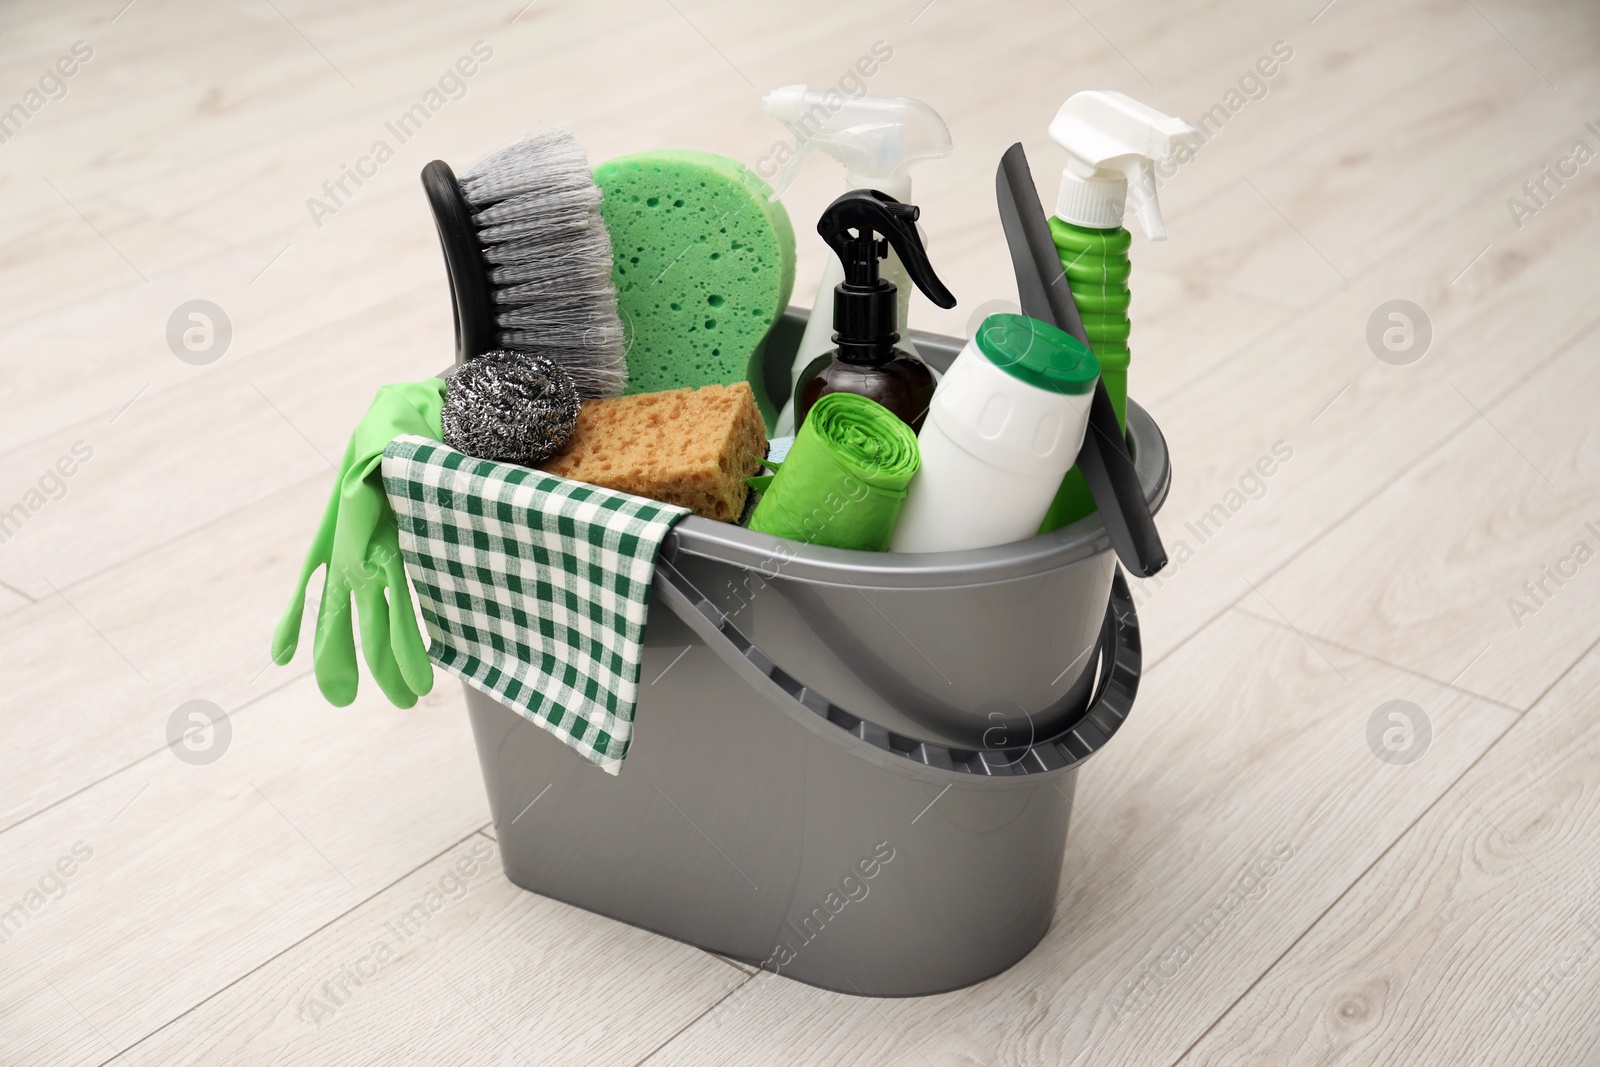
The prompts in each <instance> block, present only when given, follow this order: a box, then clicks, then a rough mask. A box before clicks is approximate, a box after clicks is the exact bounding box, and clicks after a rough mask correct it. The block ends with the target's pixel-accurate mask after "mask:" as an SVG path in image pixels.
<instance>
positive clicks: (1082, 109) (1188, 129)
mask: <svg viewBox="0 0 1600 1067" xmlns="http://www.w3.org/2000/svg"><path fill="white" fill-rule="evenodd" d="M1050 136H1051V138H1053V139H1054V140H1055V142H1056V143H1057V144H1059V145H1060V146H1061V147H1062V148H1065V149H1066V150H1067V155H1068V156H1069V159H1068V161H1067V167H1066V170H1064V171H1062V174H1061V195H1060V198H1059V199H1058V200H1057V202H1056V216H1057V217H1058V218H1060V219H1061V220H1062V221H1063V222H1070V223H1072V224H1074V225H1076V226H1091V227H1094V228H1096V229H1112V228H1114V227H1117V226H1121V225H1122V215H1123V212H1124V210H1125V209H1126V206H1127V200H1128V187H1129V186H1130V185H1131V186H1133V189H1134V215H1135V217H1136V218H1137V219H1138V220H1139V228H1140V229H1141V230H1143V231H1144V235H1145V236H1146V237H1148V238H1149V239H1150V240H1152V241H1164V240H1166V239H1167V227H1166V223H1165V222H1163V221H1162V219H1161V205H1160V204H1159V203H1158V202H1157V200H1156V176H1155V165H1156V164H1157V163H1162V162H1165V161H1166V160H1167V159H1168V157H1170V156H1171V155H1172V154H1173V153H1174V152H1176V151H1178V150H1179V148H1193V147H1194V146H1195V145H1196V144H1198V143H1199V139H1200V138H1199V133H1198V131H1196V130H1195V128H1194V127H1193V126H1191V125H1189V124H1188V123H1187V122H1184V121H1183V120H1182V119H1179V118H1173V117H1172V116H1171V115H1163V114H1162V113H1161V112H1159V111H1157V110H1156V109H1155V108H1152V107H1147V106H1146V105H1144V104H1141V103H1139V101H1137V100H1135V99H1134V98H1133V97H1131V96H1128V95H1126V94H1125V93H1118V92H1113V91H1111V90H1102V89H1091V90H1088V91H1086V92H1081V93H1075V94H1074V95H1073V96H1072V97H1071V98H1070V99H1068V100H1067V102H1066V103H1065V104H1062V105H1061V110H1060V111H1059V112H1057V113H1056V117H1055V121H1054V122H1052V123H1050Z"/></svg>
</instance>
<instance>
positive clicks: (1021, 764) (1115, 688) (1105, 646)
mask: <svg viewBox="0 0 1600 1067" xmlns="http://www.w3.org/2000/svg"><path fill="white" fill-rule="evenodd" d="M654 590H655V594H656V596H657V597H659V598H660V600H661V601H662V602H664V603H665V604H666V605H667V607H668V608H670V609H671V610H672V612H673V614H675V615H677V616H678V617H679V618H680V619H682V620H683V621H684V623H685V624H687V625H688V627H689V629H690V630H692V631H694V633H695V636H697V637H699V638H700V640H702V641H703V642H705V645H706V647H707V648H709V649H710V650H711V651H712V652H713V653H715V654H716V656H717V658H718V659H720V660H722V662H723V663H724V664H725V665H727V666H728V667H729V668H730V669H731V670H732V671H733V672H734V674H735V675H736V676H738V677H739V678H742V679H743V680H744V681H745V682H747V683H748V684H749V685H750V686H752V687H753V688H754V689H755V690H756V691H757V692H759V693H761V694H762V695H763V696H765V697H766V698H767V699H769V700H771V701H773V702H774V703H775V704H777V705H778V706H779V707H783V708H787V709H790V710H792V709H793V707H794V705H799V706H800V708H802V709H803V710H805V711H806V712H807V713H809V714H811V715H815V716H817V717H818V718H821V719H824V720H826V721H827V722H830V723H832V724H833V725H835V726H837V727H839V728H840V729H842V730H844V731H846V732H847V733H849V734H851V735H853V736H854V737H856V738H857V739H859V740H862V741H865V742H867V743H868V744H870V745H872V746H874V747H875V748H878V749H881V750H882V751H884V752H887V753H889V754H891V755H895V756H902V757H904V758H906V759H908V760H911V761H912V762H914V763H920V764H924V765H926V766H929V767H938V768H941V769H943V770H947V771H964V772H966V773H968V774H975V775H985V776H989V777H1013V776H1019V775H1027V774H1043V773H1048V772H1052V771H1061V770H1065V769H1067V768H1069V767H1074V766H1076V765H1077V764H1079V763H1082V762H1083V761H1084V760H1086V759H1088V758H1089V757H1090V756H1092V755H1094V754H1095V753H1096V752H1098V751H1099V750H1100V748H1101V746H1103V745H1104V744H1105V743H1106V742H1107V741H1109V740H1110V739H1111V737H1112V735H1114V734H1115V733H1116V732H1117V730H1118V728H1119V727H1121V726H1122V723H1123V721H1124V720H1125V719H1126V718H1127V715H1128V709H1129V708H1131V707H1132V706H1133V698H1134V696H1135V695H1136V694H1137V693H1138V691H1139V675H1140V671H1141V665H1142V658H1143V657H1142V652H1141V650H1140V642H1139V619H1138V616H1137V615H1136V614H1135V612H1134V609H1133V597H1132V595H1131V594H1130V593H1129V591H1128V583H1127V580H1126V579H1125V578H1124V577H1123V574H1122V570H1121V568H1118V570H1117V573H1116V575H1115V577H1114V578H1113V580H1112V583H1111V598H1110V602H1109V603H1108V604H1107V605H1106V618H1105V623H1104V624H1103V625H1102V626H1101V630H1100V638H1099V641H1098V645H1097V650H1098V652H1099V658H1100V660H1101V670H1100V679H1099V682H1098V683H1097V684H1096V686H1095V687H1094V689H1093V691H1091V692H1090V693H1089V695H1088V696H1086V697H1085V698H1084V706H1083V710H1082V712H1081V714H1079V715H1078V716H1077V717H1076V718H1074V719H1073V722H1072V725H1071V726H1069V727H1067V728H1066V729H1065V730H1063V731H1061V732H1060V733H1058V734H1056V735H1055V736H1054V737H1051V738H1049V739H1048V740H1045V741H1038V742H1035V743H1034V744H1032V745H1029V746H1027V747H1026V748H1009V749H999V748H995V749H963V748H954V747H950V746H947V745H941V744H937V743H933V742H928V741H922V740H919V739H917V738H912V737H906V736H905V735H903V734H898V733H895V732H894V731H893V730H889V729H886V728H885V727H883V726H879V725H878V724H877V723H874V722H869V721H868V720H866V719H863V718H861V717H860V716H859V715H852V714H851V713H850V712H848V711H846V710H844V709H843V708H841V707H839V706H838V705H837V704H835V703H833V702H832V701H831V700H829V699H827V698H826V697H824V696H823V695H822V694H821V693H818V692H817V691H816V690H814V689H811V688H809V687H808V686H805V685H803V684H801V682H800V681H799V680H798V679H796V678H795V677H794V676H793V675H791V674H789V673H788V672H787V671H785V670H784V669H783V668H782V667H780V666H778V665H777V663H775V662H774V661H773V660H772V657H770V656H768V655H767V654H766V653H765V652H763V651H762V650H761V649H760V648H759V647H758V646H757V645H756V644H755V643H754V642H753V641H751V640H750V639H749V638H748V637H746V636H745V635H744V634H743V633H741V632H740V631H739V628H738V627H737V626H735V625H734V624H733V620H732V619H730V618H729V617H728V616H727V614H726V613H724V612H723V611H722V609H720V608H718V607H717V606H716V604H714V603H713V602H712V601H711V598H709V597H707V596H706V595H705V594H704V593H702V592H701V591H700V589H699V588H698V587H697V586H696V585H695V584H694V583H693V582H692V581H690V579H689V578H688V576H687V575H685V574H684V573H683V572H682V571H680V570H679V569H678V568H677V567H676V566H675V565H674V564H673V562H672V561H671V560H670V559H668V558H667V557H666V556H665V555H662V556H660V557H659V558H658V559H657V560H656V575H655V582H654Z"/></svg>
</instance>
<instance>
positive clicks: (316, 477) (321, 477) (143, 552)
mask: <svg viewBox="0 0 1600 1067" xmlns="http://www.w3.org/2000/svg"><path fill="white" fill-rule="evenodd" d="M327 478H328V475H327V474H326V472H323V471H318V472H316V473H315V474H308V475H306V476H305V477H304V478H301V479H300V480H299V481H295V482H288V483H286V484H284V485H282V486H279V487H278V488H277V489H274V490H272V491H271V492H269V493H267V495H266V496H264V497H260V498H259V499H256V500H252V501H251V502H250V503H248V504H245V505H242V506H241V507H237V508H234V509H233V510H232V511H228V512H225V513H223V514H221V515H218V516H216V517H214V518H211V519H207V520H206V521H205V522H203V523H201V524H200V525H199V526H195V527H191V528H190V529H188V530H185V531H183V532H182V533H179V534H175V535H174V536H172V537H169V538H167V539H166V540H165V541H158V542H156V543H155V544H152V545H150V546H148V547H146V548H141V549H140V550H139V551H137V552H135V553H134V554H133V555H131V556H128V557H127V558H126V559H119V560H117V561H116V562H115V563H108V564H107V565H106V566H104V567H101V568H100V569H99V570H95V571H90V572H89V573H88V574H85V575H82V576H81V577H78V578H74V579H73V580H72V581H70V582H68V583H67V584H65V585H62V586H58V587H57V588H59V589H60V590H61V591H62V592H71V591H73V590H75V589H77V588H78V587H80V586H82V585H84V584H86V583H88V582H92V581H96V580H97V579H100V578H103V577H105V576H106V575H107V574H110V573H111V572H112V571H116V570H120V569H122V568H123V567H126V566H128V565H129V564H131V563H137V562H138V561H139V560H141V559H144V558H145V557H147V556H150V555H152V554H154V553H156V552H160V551H162V550H164V549H168V548H171V547H172V546H173V545H174V544H175V543H177V542H178V541H181V540H183V539H184V538H186V537H192V536H194V535H195V534H198V533H202V532H204V531H205V530H209V529H210V528H211V527H213V526H216V525H217V524H218V523H223V522H227V521H228V520H230V519H234V518H237V517H238V516H239V515H241V514H243V513H244V512H246V511H248V510H250V509H251V508H253V507H258V506H259V505H261V504H264V503H266V502H267V501H269V500H271V499H272V498H273V497H275V496H279V495H282V494H284V493H290V492H293V491H294V490H296V489H300V488H302V487H304V486H306V485H308V484H310V483H311V482H317V481H326V480H327ZM0 586H5V588H7V589H11V590H12V591H13V592H15V593H17V595H18V596H24V597H27V596H28V594H26V593H24V592H22V591H21V590H20V589H16V588H15V587H14V586H12V585H10V584H9V583H7V582H4V581H0ZM52 599H54V597H45V598H43V599H37V598H34V597H28V603H27V604H17V605H14V606H13V607H11V608H8V609H7V610H5V611H3V612H0V619H4V618H6V617H7V616H9V615H15V614H17V613H18V612H20V611H24V610H26V609H27V608H28V607H29V606H30V605H35V604H45V603H48V602H49V601H50V600H52ZM0 832H3V831H0Z"/></svg>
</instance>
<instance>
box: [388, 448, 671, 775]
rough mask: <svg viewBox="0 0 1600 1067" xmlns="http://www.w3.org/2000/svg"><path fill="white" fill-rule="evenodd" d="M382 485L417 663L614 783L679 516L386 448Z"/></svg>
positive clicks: (504, 467)
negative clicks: (421, 634) (396, 538)
mask: <svg viewBox="0 0 1600 1067" xmlns="http://www.w3.org/2000/svg"><path fill="white" fill-rule="evenodd" d="M383 486H384V489H385V490H386V491H387V493H388V495H389V503H390V504H391V505H392V506H393V507H394V514H395V520H396V522H397V523H398V525H399V527H400V550H401V553H402V554H403V555H404V556H405V561H406V569H407V571H409V572H410V575H411V581H412V584H413V585H414V586H415V587H416V590H417V598H418V600H419V601H420V602H421V604H422V616H423V619H424V620H425V621H426V623H427V625H428V633H429V634H430V636H431V637H432V639H433V640H432V642H431V644H430V647H429V649H428V655H429V656H430V657H432V659H433V661H434V662H435V663H437V664H438V665H439V666H441V667H443V668H444V669H445V670H447V671H449V672H450V673H451V674H454V675H455V676H456V677H458V678H460V679H461V680H462V681H463V682H465V683H467V684H468V685H470V686H472V687H473V688H474V689H477V690H479V691H480V692H483V693H486V694H488V695H489V696H492V697H494V698H495V699H496V700H498V701H500V702H501V703H503V704H505V705H506V706H508V707H511V708H513V709H515V710H517V711H519V712H521V713H522V715H523V716H524V717H526V718H527V719H528V720H529V721H531V722H534V723H537V724H538V725H540V726H542V727H544V728H545V729H546V730H549V731H550V732H551V733H553V734H555V735H556V736H557V737H559V738H561V739H562V740H563V741H565V742H566V743H567V744H569V745H571V746H572V747H573V748H574V749H576V750H577V751H578V752H579V753H580V754H581V755H583V756H584V758H586V759H588V760H589V761H591V762H593V763H596V764H598V765H600V766H601V767H605V768H606V769H607V770H609V771H611V772H612V773H615V772H616V769H617V766H618V764H619V762H620V761H621V759H622V758H623V756H624V755H626V754H627V751H628V742H629V739H630V738H631V737H632V735H633V709H634V704H635V702H636V701H637V700H638V694H639V663H640V660H641V658H642V656H643V651H644V650H643V646H642V640H643V637H644V623H645V614H646V611H647V610H648V607H649V597H650V583H651V582H652V581H653V580H654V578H655V569H656V553H657V551H658V550H659V549H660V547H661V542H662V539H663V538H665V537H666V535H667V531H668V530H670V529H672V524H673V523H675V522H677V521H678V520H679V519H680V518H682V517H683V516H685V515H687V514H689V512H688V510H687V509H685V508H680V507H675V506H673V505H671V504H661V503H657V502H656V501H654V500H646V499H644V498H643V497H637V496H631V495H629V494H627V493H618V492H615V491H613V490H610V489H602V488H600V487H598V486H594V485H586V484H584V483H583V482H574V481H570V480H568V479H566V478H558V477H556V476H555V475H553V474H545V473H543V472H541V471H536V470H531V469H529V468H527V467H517V466H512V465H510V464H506V463H494V462H491V461H489V460H482V459H473V458H472V457H471V456H467V455H463V454H462V453H460V452H457V451H456V450H455V449H453V448H450V447H448V446H446V445H442V444H440V443H438V442H437V441H429V440H427V439H426V438H422V437H412V436H406V437H397V438H395V439H394V440H393V441H391V442H390V443H389V447H388V448H386V449H384V452H383Z"/></svg>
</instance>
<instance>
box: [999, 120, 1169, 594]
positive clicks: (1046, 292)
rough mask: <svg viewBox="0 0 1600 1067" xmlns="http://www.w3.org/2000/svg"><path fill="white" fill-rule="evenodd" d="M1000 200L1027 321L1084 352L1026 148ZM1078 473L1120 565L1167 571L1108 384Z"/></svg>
mask: <svg viewBox="0 0 1600 1067" xmlns="http://www.w3.org/2000/svg"><path fill="white" fill-rule="evenodd" d="M994 188H995V198H996V200H997V201H998V202H999V205H1000V224H1001V226H1002V227H1003V228H1004V229H1005V233H1006V243H1007V244H1008V245H1010V247H1011V265H1012V267H1013V269H1015V271H1016V274H1017V297H1018V302H1019V303H1020V304H1021V305H1022V313H1023V314H1024V315H1028V316H1030V317H1032V318H1035V319H1040V320H1042V321H1044V322H1048V323H1051V324H1052V325H1054V326H1056V327H1058V328H1059V329H1061V330H1064V331H1066V332H1067V333H1070V334H1071V335H1072V336H1074V337H1076V338H1077V339H1078V340H1079V341H1082V342H1083V343H1084V344H1085V345H1088V343H1089V338H1088V335H1087V334H1086V333H1085V332H1084V329H1083V318H1082V316H1081V315H1079V314H1078V304H1077V301H1075V300H1074V299H1073V298H1072V289H1071V287H1069V286H1068V285H1067V274H1066V271H1065V270H1063V269H1062V267H1061V257H1060V255H1059V254H1058V253H1057V252H1056V245H1055V241H1054V240H1053V239H1052V238H1051V237H1050V223H1049V222H1048V221H1046V219H1045V214H1044V205H1042V204H1041V203H1039V190H1038V189H1037V188H1036V187H1035V186H1034V184H1033V172H1032V171H1030V170H1029V169H1028V157H1027V155H1026V153H1024V152H1023V150H1022V144H1021V142H1018V143H1017V144H1014V145H1012V146H1011V147H1010V148H1008V149H1006V152H1005V155H1003V156H1001V157H1000V168H999V170H997V171H996V172H995V176H994ZM1078 469H1079V470H1080V471H1082V472H1083V480H1084V482H1085V483H1086V484H1087V485H1088V486H1089V492H1090V494H1091V495H1092V496H1093V497H1094V503H1095V507H1096V508H1097V509H1098V510H1099V512H1100V521H1101V522H1102V523H1104V524H1105V528H1106V533H1107V534H1109V535H1110V537H1111V546H1112V547H1113V548H1115V549H1116V551H1117V558H1119V559H1120V560H1122V565H1123V566H1124V567H1126V568H1128V570H1130V571H1132V572H1133V573H1134V574H1136V575H1138V576H1139V577H1140V578H1148V577H1150V576H1151V575H1152V574H1155V573H1156V572H1157V571H1159V570H1160V569H1161V568H1162V567H1165V566H1166V565H1167V550H1166V547H1165V546H1163V545H1162V543H1161V534H1160V533H1159V532H1157V530H1156V520H1155V517H1154V516H1153V515H1151V514H1150V502H1149V501H1147V500H1146V499H1145V498H1144V487H1143V486H1141V485H1140V484H1139V472H1138V471H1137V470H1135V469H1134V466H1133V458H1132V457H1131V456H1129V455H1128V442H1127V440H1126V439H1125V438H1124V437H1123V436H1122V427H1121V426H1120V425H1118V423H1117V411H1116V408H1114V407H1112V405H1111V394H1110V393H1107V392H1106V383H1105V382H1104V381H1096V382H1095V383H1094V399H1093V401H1092V402H1091V403H1090V405H1089V429H1088V432H1086V433H1085V434H1084V435H1083V448H1082V449H1081V450H1080V451H1079V452H1078Z"/></svg>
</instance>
